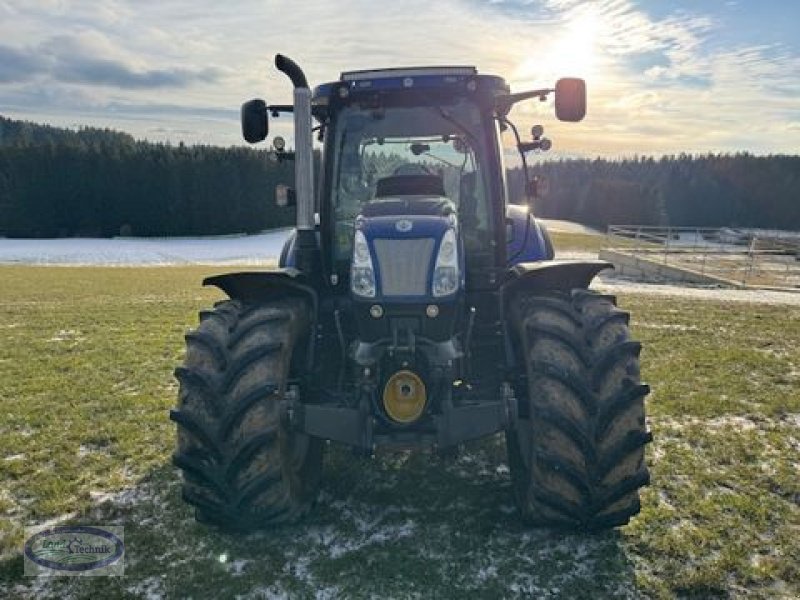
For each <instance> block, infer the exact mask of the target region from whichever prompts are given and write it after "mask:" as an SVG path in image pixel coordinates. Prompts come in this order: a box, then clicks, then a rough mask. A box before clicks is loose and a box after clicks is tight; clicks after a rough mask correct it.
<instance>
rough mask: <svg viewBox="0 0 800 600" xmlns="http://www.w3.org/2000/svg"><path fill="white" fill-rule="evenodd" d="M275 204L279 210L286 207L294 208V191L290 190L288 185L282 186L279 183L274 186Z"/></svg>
mask: <svg viewBox="0 0 800 600" xmlns="http://www.w3.org/2000/svg"><path fill="white" fill-rule="evenodd" d="M275 204H277V205H278V206H280V207H281V208H285V207H287V206H294V205H296V204H297V196H296V195H295V193H294V190H293V189H292V188H290V187H289V186H288V185H284V184H282V183H279V184H278V185H276V186H275Z"/></svg>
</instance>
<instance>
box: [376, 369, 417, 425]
mask: <svg viewBox="0 0 800 600" xmlns="http://www.w3.org/2000/svg"><path fill="white" fill-rule="evenodd" d="M427 401H428V396H427V394H426V392H425V384H424V383H422V379H420V378H419V375H417V374H416V373H413V372H411V371H405V370H404V371H398V372H397V373H395V374H394V375H392V376H391V377H390V378H389V381H387V382H386V386H385V387H384V388H383V408H384V409H385V410H386V414H387V415H389V417H390V418H391V419H392V420H393V421H397V422H398V423H413V422H414V421H416V420H417V419H419V418H420V416H421V415H422V412H423V411H424V410H425V403H426V402H427Z"/></svg>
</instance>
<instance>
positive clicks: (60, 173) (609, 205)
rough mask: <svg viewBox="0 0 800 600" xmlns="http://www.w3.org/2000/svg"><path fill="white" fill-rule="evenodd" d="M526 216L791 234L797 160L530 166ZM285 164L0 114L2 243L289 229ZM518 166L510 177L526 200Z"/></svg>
mask: <svg viewBox="0 0 800 600" xmlns="http://www.w3.org/2000/svg"><path fill="white" fill-rule="evenodd" d="M532 172H533V173H535V174H536V175H538V176H540V177H541V178H542V179H544V180H545V181H546V188H547V190H546V193H544V194H543V195H542V197H541V198H539V199H538V200H537V201H536V214H537V215H539V216H542V217H547V218H558V219H569V220H573V221H577V222H580V223H584V224H587V225H592V226H596V227H600V228H604V227H605V226H607V225H609V224H645V225H671V226H697V227H728V226H733V227H762V228H780V229H800V156H785V155H777V156H753V155H750V154H744V153H743V154H733V155H707V156H690V155H679V156H665V157H662V158H635V159H625V160H602V159H595V160H562V161H550V162H542V163H537V164H536V165H535V166H534V167H533V168H532ZM291 182H292V164H291V162H285V163H277V162H271V161H269V160H268V158H267V153H266V152H265V151H257V150H252V149H249V148H243V147H233V148H219V147H213V146H184V145H182V144H181V145H178V146H173V145H168V144H160V143H150V142H144V141H137V140H135V139H133V138H132V137H131V136H129V135H127V134H124V133H119V132H115V131H111V130H106V129H94V128H84V129H81V130H79V131H72V130H66V129H59V128H55V127H49V126H41V125H35V124H33V123H28V122H22V121H13V120H9V119H5V118H3V117H0V235H5V236H8V237H72V236H84V237H110V236H116V235H136V236H191V235H217V234H226V233H240V232H245V233H252V232H257V231H262V230H264V229H269V228H274V227H284V226H287V225H291V224H292V223H293V222H294V210H293V209H291V208H283V209H280V208H278V207H276V206H275V203H274V189H275V186H276V185H277V184H278V183H284V184H291ZM524 189H525V186H524V178H523V174H522V172H521V170H519V169H515V170H513V171H511V172H510V174H509V190H510V194H511V197H512V199H518V200H522V198H523V197H524Z"/></svg>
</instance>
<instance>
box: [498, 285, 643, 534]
mask: <svg viewBox="0 0 800 600" xmlns="http://www.w3.org/2000/svg"><path fill="white" fill-rule="evenodd" d="M511 312H512V315H511V316H512V319H513V326H514V328H515V330H516V332H517V333H518V337H517V340H518V342H519V353H520V355H521V356H520V359H521V360H524V375H525V376H524V379H522V380H520V382H519V383H518V384H517V385H516V386H515V388H516V391H517V398H519V413H520V414H519V418H518V419H517V421H516V426H515V427H514V428H513V429H511V430H509V431H508V432H507V444H508V453H509V464H510V467H511V472H512V478H513V480H514V489H515V495H516V500H517V504H518V507H519V509H520V512H521V514H522V517H523V519H524V520H525V521H526V522H528V523H530V524H533V525H542V526H557V527H567V528H572V529H589V530H596V529H603V528H608V527H615V526H618V525H624V524H625V523H627V522H628V521H629V520H630V518H631V517H632V516H633V515H635V514H637V513H638V512H639V510H640V503H639V488H640V487H642V486H644V485H647V483H648V482H649V480H650V476H649V473H648V471H647V467H646V465H645V463H644V446H645V444H646V443H647V442H649V441H650V440H651V439H652V436H651V434H650V433H649V432H647V430H646V427H645V413H644V397H645V396H646V395H647V393H648V392H649V388H648V386H647V385H645V384H642V383H641V381H640V376H639V352H640V350H641V345H640V344H639V343H638V342H635V341H632V340H631V339H630V333H629V330H628V320H629V316H628V313H626V312H624V311H621V310H619V309H618V308H617V307H616V301H615V299H614V297H613V296H603V295H600V294H596V293H593V292H590V291H588V290H583V289H581V290H573V291H572V292H571V293H566V292H555V291H554V292H549V293H540V294H533V293H527V294H526V293H522V294H520V296H518V297H517V298H516V299H515V300H514V303H513V306H512V311H511Z"/></svg>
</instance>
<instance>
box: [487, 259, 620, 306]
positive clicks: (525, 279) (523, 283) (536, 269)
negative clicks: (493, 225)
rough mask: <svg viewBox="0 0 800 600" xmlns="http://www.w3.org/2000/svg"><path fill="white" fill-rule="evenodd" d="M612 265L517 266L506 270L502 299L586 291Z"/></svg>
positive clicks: (546, 263)
mask: <svg viewBox="0 0 800 600" xmlns="http://www.w3.org/2000/svg"><path fill="white" fill-rule="evenodd" d="M613 268H614V265H612V264H611V263H609V262H606V261H604V260H586V261H583V260H542V261H537V262H523V263H518V264H516V265H514V266H513V267H511V268H510V269H509V270H508V275H507V277H506V281H505V284H504V285H503V295H504V296H505V297H506V298H511V297H512V296H513V295H514V294H516V293H518V292H520V291H534V292H540V291H546V290H564V291H569V290H571V289H574V288H588V287H589V284H590V283H591V282H592V279H594V278H595V276H596V275H597V274H598V273H599V272H600V271H603V270H605V269H613Z"/></svg>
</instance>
